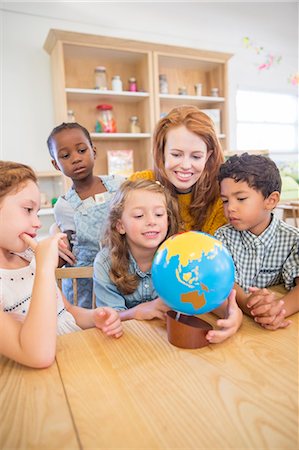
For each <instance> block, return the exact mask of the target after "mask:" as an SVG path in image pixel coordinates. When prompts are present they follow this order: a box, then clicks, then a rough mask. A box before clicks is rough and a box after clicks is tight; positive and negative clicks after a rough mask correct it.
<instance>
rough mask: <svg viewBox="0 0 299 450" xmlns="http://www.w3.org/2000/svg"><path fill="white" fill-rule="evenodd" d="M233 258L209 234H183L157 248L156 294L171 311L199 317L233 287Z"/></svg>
mask: <svg viewBox="0 0 299 450" xmlns="http://www.w3.org/2000/svg"><path fill="white" fill-rule="evenodd" d="M234 278H235V267H234V263H233V259H232V257H231V255H230V254H229V252H228V251H227V249H226V248H225V247H224V245H223V244H222V242H220V241H218V240H217V239H215V238H214V237H212V236H210V235H209V234H206V233H202V232H199V231H187V232H185V233H181V234H176V235H174V236H172V237H170V238H168V239H167V240H166V241H165V242H163V244H162V245H161V246H160V247H159V248H158V250H157V252H156V254H155V257H154V260H153V265H152V279H153V284H154V287H155V289H156V291H157V293H158V295H159V296H160V297H161V298H162V299H163V300H164V301H165V303H166V304H167V305H168V306H169V307H170V308H172V309H174V310H175V311H179V312H181V313H185V314H189V315H193V314H203V313H206V312H209V311H212V310H213V309H215V308H217V307H218V306H220V305H221V304H222V303H223V302H224V301H225V299H226V298H227V296H228V295H229V293H230V291H231V290H232V287H233V285H234Z"/></svg>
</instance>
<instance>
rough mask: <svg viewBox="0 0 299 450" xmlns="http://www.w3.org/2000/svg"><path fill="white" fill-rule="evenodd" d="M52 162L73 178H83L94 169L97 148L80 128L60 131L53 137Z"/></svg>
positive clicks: (56, 167)
mask: <svg viewBox="0 0 299 450" xmlns="http://www.w3.org/2000/svg"><path fill="white" fill-rule="evenodd" d="M53 152H54V154H55V160H52V164H53V166H54V167H55V169H57V170H60V171H61V172H62V173H63V174H64V175H65V176H67V177H70V178H71V179H72V180H82V179H84V178H86V177H87V176H88V175H90V174H91V173H92V171H93V166H94V160H95V155H96V152H95V149H94V148H92V147H91V145H90V143H89V141H88V139H87V137H86V136H85V134H84V133H83V131H82V130H80V129H79V128H71V129H68V130H63V131H60V132H59V133H57V134H55V136H54V137H53Z"/></svg>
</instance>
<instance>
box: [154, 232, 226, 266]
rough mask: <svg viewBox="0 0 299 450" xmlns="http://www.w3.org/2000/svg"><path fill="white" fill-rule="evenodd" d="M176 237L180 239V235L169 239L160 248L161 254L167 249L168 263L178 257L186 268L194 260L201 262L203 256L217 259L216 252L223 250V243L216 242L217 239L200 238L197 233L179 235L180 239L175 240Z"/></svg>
mask: <svg viewBox="0 0 299 450" xmlns="http://www.w3.org/2000/svg"><path fill="white" fill-rule="evenodd" d="M192 234H194V239H192V237H191V235H192ZM175 237H178V235H176V236H173V237H172V238H169V239H167V241H165V242H164V243H163V244H162V245H161V247H160V248H159V253H160V252H161V251H163V250H164V249H166V250H167V256H166V261H167V262H169V260H170V259H171V258H172V257H173V256H178V257H179V263H180V264H181V265H182V266H184V267H185V266H187V265H188V264H189V262H191V261H193V260H194V259H197V260H198V261H201V258H202V255H205V256H206V257H207V258H211V259H212V258H215V257H216V252H214V250H216V248H217V247H219V248H220V250H222V243H221V242H220V241H218V242H215V239H214V238H212V237H210V236H208V235H205V236H204V237H202V236H198V235H197V233H196V232H192V231H189V232H187V233H182V234H181V235H179V237H180V239H175Z"/></svg>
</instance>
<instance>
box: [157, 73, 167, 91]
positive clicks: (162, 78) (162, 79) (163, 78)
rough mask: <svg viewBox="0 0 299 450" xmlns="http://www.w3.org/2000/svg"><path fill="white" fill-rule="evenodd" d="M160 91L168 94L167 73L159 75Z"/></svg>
mask: <svg viewBox="0 0 299 450" xmlns="http://www.w3.org/2000/svg"><path fill="white" fill-rule="evenodd" d="M159 92H160V94H168V81H167V77H166V75H159Z"/></svg>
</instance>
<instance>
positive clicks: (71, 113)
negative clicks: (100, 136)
mask: <svg viewBox="0 0 299 450" xmlns="http://www.w3.org/2000/svg"><path fill="white" fill-rule="evenodd" d="M67 121H68V123H70V122H76V118H75V113H74V111H73V110H72V109H68V110H67Z"/></svg>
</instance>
